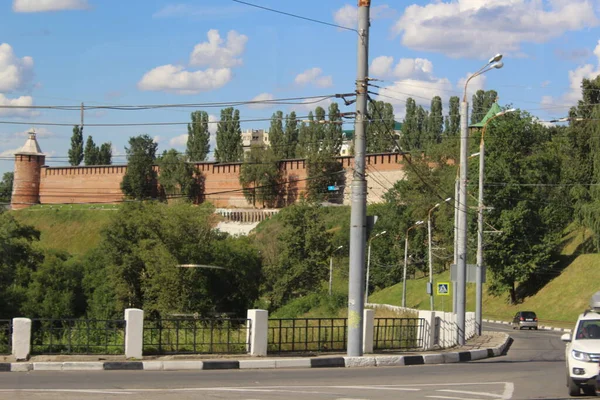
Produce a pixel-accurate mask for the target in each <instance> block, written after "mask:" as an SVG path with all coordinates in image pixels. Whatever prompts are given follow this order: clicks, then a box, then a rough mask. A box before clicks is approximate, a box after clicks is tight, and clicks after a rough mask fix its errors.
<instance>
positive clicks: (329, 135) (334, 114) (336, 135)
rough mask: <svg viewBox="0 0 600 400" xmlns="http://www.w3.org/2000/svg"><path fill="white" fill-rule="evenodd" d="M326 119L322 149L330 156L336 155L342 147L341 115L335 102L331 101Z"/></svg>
mask: <svg viewBox="0 0 600 400" xmlns="http://www.w3.org/2000/svg"><path fill="white" fill-rule="evenodd" d="M328 118H329V119H328V120H327V124H326V125H325V134H324V138H323V144H322V146H321V147H322V151H324V152H325V153H326V154H329V155H330V156H331V157H337V156H338V155H339V154H340V149H341V148H342V139H343V138H342V134H343V132H342V116H341V115H340V108H339V106H338V104H337V103H331V104H330V105H329V110H328Z"/></svg>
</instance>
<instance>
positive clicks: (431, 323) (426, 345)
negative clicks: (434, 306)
mask: <svg viewBox="0 0 600 400" xmlns="http://www.w3.org/2000/svg"><path fill="white" fill-rule="evenodd" d="M419 318H420V319H423V325H422V326H419V337H420V338H422V339H423V350H429V349H431V348H433V345H434V342H435V312H432V311H424V310H420V311H419Z"/></svg>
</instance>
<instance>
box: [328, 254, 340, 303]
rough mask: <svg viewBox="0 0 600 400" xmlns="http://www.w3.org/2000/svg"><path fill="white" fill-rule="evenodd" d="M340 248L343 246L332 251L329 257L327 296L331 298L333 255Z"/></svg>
mask: <svg viewBox="0 0 600 400" xmlns="http://www.w3.org/2000/svg"><path fill="white" fill-rule="evenodd" d="M342 247H344V246H339V247H338V248H337V249H335V250H334V251H332V252H331V255H330V256H329V296H331V289H332V285H333V253H335V252H336V251H338V250H339V249H341V248H342Z"/></svg>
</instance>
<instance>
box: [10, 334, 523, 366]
mask: <svg viewBox="0 0 600 400" xmlns="http://www.w3.org/2000/svg"><path fill="white" fill-rule="evenodd" d="M499 335H501V336H503V343H502V344H501V345H499V346H496V347H492V348H484V349H478V350H469V351H457V352H447V353H431V354H421V355H406V356H399V355H393V356H373V355H369V356H363V357H311V358H282V359H275V358H269V359H251V360H239V361H231V360H227V361H105V362H102V361H100V362H72V361H69V362H16V363H0V372H30V371H182V370H188V371H199V370H202V371H204V370H213V371H214V370H224V369H281V368H360V367H391V366H410V365H428V364H449V363H457V362H468V361H475V360H481V359H484V358H490V357H497V356H500V355H502V354H503V353H504V351H505V349H506V347H507V346H508V344H509V343H510V340H511V339H510V336H509V335H508V334H506V333H500V334H499Z"/></svg>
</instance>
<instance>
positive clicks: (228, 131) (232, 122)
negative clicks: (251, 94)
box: [215, 107, 244, 163]
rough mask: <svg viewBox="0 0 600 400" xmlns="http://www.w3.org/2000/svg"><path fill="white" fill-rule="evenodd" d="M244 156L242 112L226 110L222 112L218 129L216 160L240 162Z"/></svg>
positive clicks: (231, 108) (230, 108)
mask: <svg viewBox="0 0 600 400" xmlns="http://www.w3.org/2000/svg"><path fill="white" fill-rule="evenodd" d="M243 156H244V150H243V148H242V131H241V129H240V111H239V110H235V109H234V108H233V107H228V108H225V109H223V110H221V120H220V121H219V125H218V127H217V148H216V150H215V159H216V160H217V162H220V163H229V162H239V161H242V159H243Z"/></svg>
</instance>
